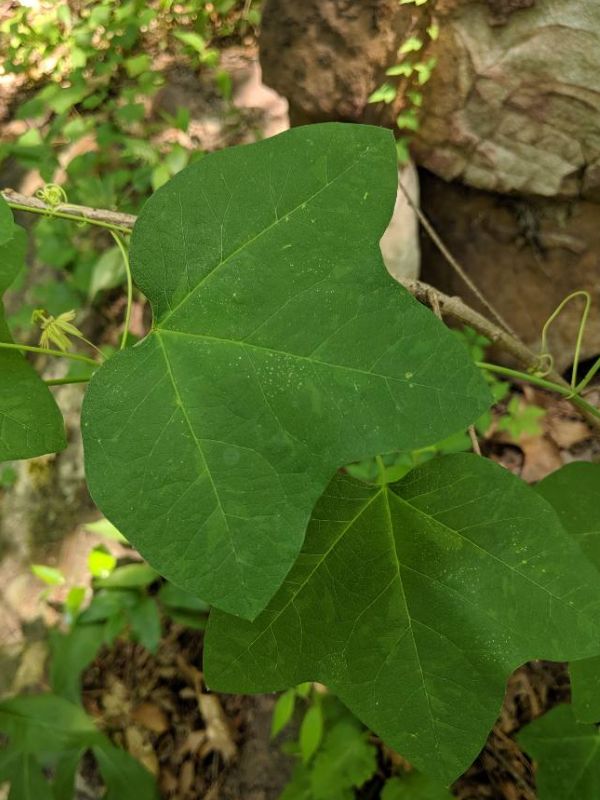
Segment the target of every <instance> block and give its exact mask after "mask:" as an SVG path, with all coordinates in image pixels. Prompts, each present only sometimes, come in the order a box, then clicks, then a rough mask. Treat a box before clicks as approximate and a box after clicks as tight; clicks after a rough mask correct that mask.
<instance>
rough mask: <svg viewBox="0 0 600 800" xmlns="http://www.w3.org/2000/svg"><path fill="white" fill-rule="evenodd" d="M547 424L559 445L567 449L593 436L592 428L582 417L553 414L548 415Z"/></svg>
mask: <svg viewBox="0 0 600 800" xmlns="http://www.w3.org/2000/svg"><path fill="white" fill-rule="evenodd" d="M546 425H547V428H548V432H549V434H550V436H551V437H552V439H553V440H554V441H555V442H556V444H557V445H558V446H559V447H562V448H564V449H565V450H568V449H569V448H571V447H573V445H575V444H579V442H583V441H585V440H586V439H589V438H590V436H591V431H590V429H589V428H588V426H587V425H586V423H585V422H584V421H583V420H581V419H572V418H569V417H564V416H562V415H560V416H559V415H554V414H552V415H549V416H548V419H547V423H546Z"/></svg>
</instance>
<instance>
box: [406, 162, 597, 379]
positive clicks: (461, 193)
mask: <svg viewBox="0 0 600 800" xmlns="http://www.w3.org/2000/svg"><path fill="white" fill-rule="evenodd" d="M421 202H422V205H423V207H424V208H426V209H427V213H428V216H429V219H430V220H431V222H432V223H433V225H434V227H435V229H436V230H437V231H438V233H439V234H440V235H441V237H442V239H443V240H444V241H445V243H446V244H447V245H448V247H449V248H450V251H451V252H452V253H453V254H454V255H455V256H456V257H457V258H458V260H459V262H460V263H461V264H462V266H463V267H464V269H465V270H466V272H467V273H468V274H469V275H470V276H471V278H472V279H473V280H474V281H475V282H476V284H477V286H478V287H479V288H480V290H481V291H482V292H483V294H484V296H485V297H487V298H488V299H489V300H490V301H491V302H492V304H493V305H494V307H495V308H496V309H497V310H498V311H499V312H500V313H501V315H502V316H503V317H504V318H505V319H507V320H508V321H509V322H510V324H511V325H512V327H513V328H515V330H516V331H517V332H518V333H519V335H520V336H521V338H522V339H523V340H524V341H525V342H526V343H527V344H528V345H529V346H530V347H531V348H532V349H533V350H535V351H537V350H538V349H539V346H540V334H541V330H542V327H543V325H544V323H545V321H546V320H547V319H548V317H549V316H550V314H551V313H552V312H553V311H554V309H555V308H556V307H557V306H558V305H559V303H560V302H561V301H562V300H563V299H564V298H565V297H566V296H567V295H568V294H570V293H571V292H573V291H575V290H577V289H587V290H588V291H589V292H590V293H591V296H592V300H593V306H592V313H591V314H590V318H589V321H588V325H587V329H586V335H585V340H584V345H583V352H582V357H583V358H584V359H585V358H591V357H593V356H596V355H598V354H600V314H599V313H598V308H600V280H599V277H600V225H599V224H598V223H599V222H600V209H599V207H598V206H597V205H596V204H595V203H589V202H586V201H583V200H579V201H576V202H572V201H570V202H567V201H560V200H546V199H543V198H535V199H532V198H530V199H524V198H514V197H513V198H511V197H502V196H501V195H498V194H494V193H491V192H483V191H481V190H477V189H471V188H468V187H465V186H462V185H460V184H458V183H446V182H445V181H443V180H441V179H440V178H437V177H435V176H433V175H431V174H429V173H427V172H425V171H423V172H422V174H421ZM422 251H423V279H424V280H425V281H428V282H430V283H434V284H435V285H436V286H438V287H439V288H440V289H442V290H443V291H446V292H448V293H449V294H458V295H460V296H461V297H463V298H464V299H465V300H466V301H467V302H468V303H469V304H470V305H472V306H473V307H477V308H479V310H480V311H482V313H484V314H485V315H486V316H489V313H488V312H486V310H485V309H483V308H481V307H480V306H479V304H478V303H477V300H476V298H474V297H473V296H472V294H471V293H470V292H469V290H468V289H467V288H466V287H465V285H464V283H463V282H462V281H461V279H460V278H459V277H458V275H456V273H454V272H453V271H452V270H451V268H450V267H449V266H448V264H447V263H446V261H445V260H444V259H443V257H442V256H441V255H440V254H439V253H438V251H437V250H436V248H435V247H434V246H433V245H432V243H431V242H430V241H429V239H428V237H426V236H424V237H423V239H422ZM582 310H583V302H582V300H581V299H578V300H574V301H572V302H571V303H570V304H569V305H568V306H567V307H566V308H565V310H564V312H563V313H562V314H561V316H560V317H559V319H558V320H557V321H556V322H555V323H554V325H553V326H552V327H551V328H550V332H549V344H550V347H551V350H552V354H553V355H554V358H555V364H556V367H557V368H558V370H559V371H562V370H564V369H566V368H567V367H569V366H570V364H571V363H572V360H573V352H574V348H575V341H576V338H577V330H578V326H579V320H580V317H581V312H582Z"/></svg>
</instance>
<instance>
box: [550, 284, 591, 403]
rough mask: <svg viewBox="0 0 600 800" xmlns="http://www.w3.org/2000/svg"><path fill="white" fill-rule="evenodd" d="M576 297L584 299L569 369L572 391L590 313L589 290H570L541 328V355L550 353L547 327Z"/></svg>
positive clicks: (575, 384)
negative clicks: (570, 368)
mask: <svg viewBox="0 0 600 800" xmlns="http://www.w3.org/2000/svg"><path fill="white" fill-rule="evenodd" d="M577 297H583V298H584V299H585V306H584V308H583V313H582V315H581V320H580V322H579V329H578V331H577V341H576V342H575V354H574V356H573V367H572V370H571V389H572V390H573V391H574V392H577V390H578V387H577V369H578V367H579V358H580V355H581V346H582V344H583V334H584V333H585V326H586V325H587V320H588V317H589V314H590V309H591V307H592V297H591V295H590V293H589V292H585V291H583V290H582V289H580V290H578V291H576V292H571V294H570V295H568V296H567V297H565V299H564V300H563V301H562V302H561V303H560V305H559V306H558V307H557V308H556V309H555V310H554V311H553V312H552V314H551V315H550V316H549V317H548V319H547V320H546V322H545V323H544V327H543V328H542V353H543V355H550V354H549V352H548V328H549V327H550V326H551V325H552V323H553V322H554V320H555V319H556V318H557V317H558V316H560V314H561V313H562V310H563V308H564V307H565V306H566V305H567V303H570V302H571V300H575V299H576V298H577ZM552 361H553V359H552V356H550V362H551V363H552Z"/></svg>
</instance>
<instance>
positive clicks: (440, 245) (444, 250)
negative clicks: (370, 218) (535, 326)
mask: <svg viewBox="0 0 600 800" xmlns="http://www.w3.org/2000/svg"><path fill="white" fill-rule="evenodd" d="M398 185H399V187H400V189H401V190H402V193H403V194H404V197H405V198H406V201H407V203H408V205H409V206H410V207H411V208H412V210H413V211H414V212H415V214H416V215H417V218H418V220H419V222H420V223H421V225H422V226H423V227H424V228H425V230H426V231H427V233H428V234H429V237H430V239H431V241H432V242H433V243H434V244H435V246H436V247H437V249H438V250H439V251H440V253H441V254H442V255H443V256H444V258H445V259H446V261H447V262H448V264H450V266H451V267H452V269H453V270H454V271H455V272H456V274H457V275H458V276H459V277H460V278H461V280H462V281H463V282H464V283H466V285H467V286H468V287H469V289H470V290H471V291H472V292H473V294H474V295H475V297H476V298H477V299H478V300H479V302H480V303H481V304H482V305H484V306H485V307H486V308H487V310H488V311H489V312H490V314H491V315H492V316H493V317H495V318H496V320H497V321H498V322H499V323H500V325H502V327H503V328H505V329H506V330H507V331H508V332H509V333H511V334H512V335H513V336H514V335H515V332H514V331H513V329H512V328H511V327H510V325H509V324H508V322H507V321H506V320H505V319H504V317H503V316H502V315H501V314H500V312H499V311H497V310H496V309H495V308H494V306H493V305H492V304H491V303H490V301H489V300H488V299H487V297H485V295H484V294H483V293H482V291H481V289H479V288H478V286H477V285H476V284H475V283H474V282H473V279H472V278H471V277H470V276H469V275H468V274H467V272H466V271H465V269H464V267H462V266H461V265H460V264H459V263H458V261H457V260H456V258H455V257H454V256H453V255H452V253H451V252H450V250H448V247H447V246H446V244H445V243H444V241H443V240H442V238H441V236H440V235H439V233H438V232H437V231H436V229H435V228H434V227H433V225H432V224H431V222H429V220H428V219H427V217H426V216H425V214H424V213H423V212H422V211H421V209H420V208H419V206H418V205H417V204H416V203H415V201H414V200H413V199H412V197H411V196H410V194H409V193H408V191H407V189H406V188H405V187H404V186H403V184H402V181H399V183H398Z"/></svg>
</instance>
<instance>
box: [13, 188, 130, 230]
mask: <svg viewBox="0 0 600 800" xmlns="http://www.w3.org/2000/svg"><path fill="white" fill-rule="evenodd" d="M0 195H2V197H3V198H4V199H5V200H6V202H7V203H8V205H9V206H10V207H11V208H14V209H16V210H17V211H28V212H29V213H31V214H43V215H45V216H48V217H59V218H60V219H70V220H72V221H74V222H89V223H90V224H91V225H98V226H100V227H102V228H107V229H108V230H113V231H116V232H117V233H131V229H132V228H133V225H134V223H135V220H136V218H135V217H134V216H133V214H123V213H122V212H120V211H107V210H106V209H103V208H89V207H88V206H77V205H71V204H69V203H61V204H59V205H57V206H51V205H48V204H47V203H44V202H43V200H39V199H38V198H37V197H28V196H27V195H24V194H19V192H14V191H13V190H12V189H3V190H2V191H1V192H0Z"/></svg>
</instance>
